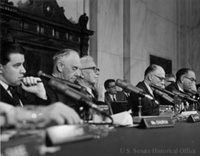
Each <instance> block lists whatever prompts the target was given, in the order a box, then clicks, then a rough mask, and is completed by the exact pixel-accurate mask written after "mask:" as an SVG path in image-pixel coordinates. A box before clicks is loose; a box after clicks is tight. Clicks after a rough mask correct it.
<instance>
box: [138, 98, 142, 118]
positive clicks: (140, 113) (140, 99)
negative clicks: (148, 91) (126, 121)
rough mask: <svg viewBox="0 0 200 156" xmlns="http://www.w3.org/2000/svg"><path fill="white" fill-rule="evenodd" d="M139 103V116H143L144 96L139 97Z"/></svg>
mask: <svg viewBox="0 0 200 156" xmlns="http://www.w3.org/2000/svg"><path fill="white" fill-rule="evenodd" d="M138 101H139V105H138V117H139V118H141V117H142V98H141V97H140V96H139V97H138Z"/></svg>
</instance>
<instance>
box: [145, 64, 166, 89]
mask: <svg viewBox="0 0 200 156" xmlns="http://www.w3.org/2000/svg"><path fill="white" fill-rule="evenodd" d="M144 80H145V82H146V83H147V84H149V85H151V84H153V85H156V86H159V87H162V88H163V87H164V82H165V81H164V80H165V71H164V69H163V68H162V67H161V66H159V65H155V64H152V65H150V66H149V67H147V69H146V70H145V74H144Z"/></svg>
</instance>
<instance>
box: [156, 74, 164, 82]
mask: <svg viewBox="0 0 200 156" xmlns="http://www.w3.org/2000/svg"><path fill="white" fill-rule="evenodd" d="M154 76H155V77H157V78H158V79H159V80H160V81H164V80H165V78H164V77H160V76H157V75H154Z"/></svg>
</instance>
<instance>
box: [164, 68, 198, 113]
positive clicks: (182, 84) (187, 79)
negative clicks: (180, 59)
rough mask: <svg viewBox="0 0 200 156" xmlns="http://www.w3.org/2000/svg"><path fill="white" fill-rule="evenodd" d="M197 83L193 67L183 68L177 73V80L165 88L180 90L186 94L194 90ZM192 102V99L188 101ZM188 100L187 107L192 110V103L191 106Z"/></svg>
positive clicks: (172, 90)
mask: <svg viewBox="0 0 200 156" xmlns="http://www.w3.org/2000/svg"><path fill="white" fill-rule="evenodd" d="M195 84H196V75H195V73H194V71H193V70H192V69H189V68H182V69H180V70H179V71H178V72H177V73H176V82H175V83H173V84H171V85H169V86H167V87H166V88H165V89H166V90H169V91H171V92H174V91H178V92H182V93H184V94H188V95H189V92H190V91H191V90H193V86H195ZM188 102H189V103H190V104H192V103H191V102H190V101H188ZM188 102H186V103H185V105H186V109H187V110H191V109H192V105H190V106H189V103H188Z"/></svg>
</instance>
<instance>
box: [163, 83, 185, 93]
mask: <svg viewBox="0 0 200 156" xmlns="http://www.w3.org/2000/svg"><path fill="white" fill-rule="evenodd" d="M165 89H166V90H168V91H170V92H173V91H178V92H179V91H181V90H180V89H179V87H178V84H177V83H172V84H170V85H168V86H167V87H165Z"/></svg>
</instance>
